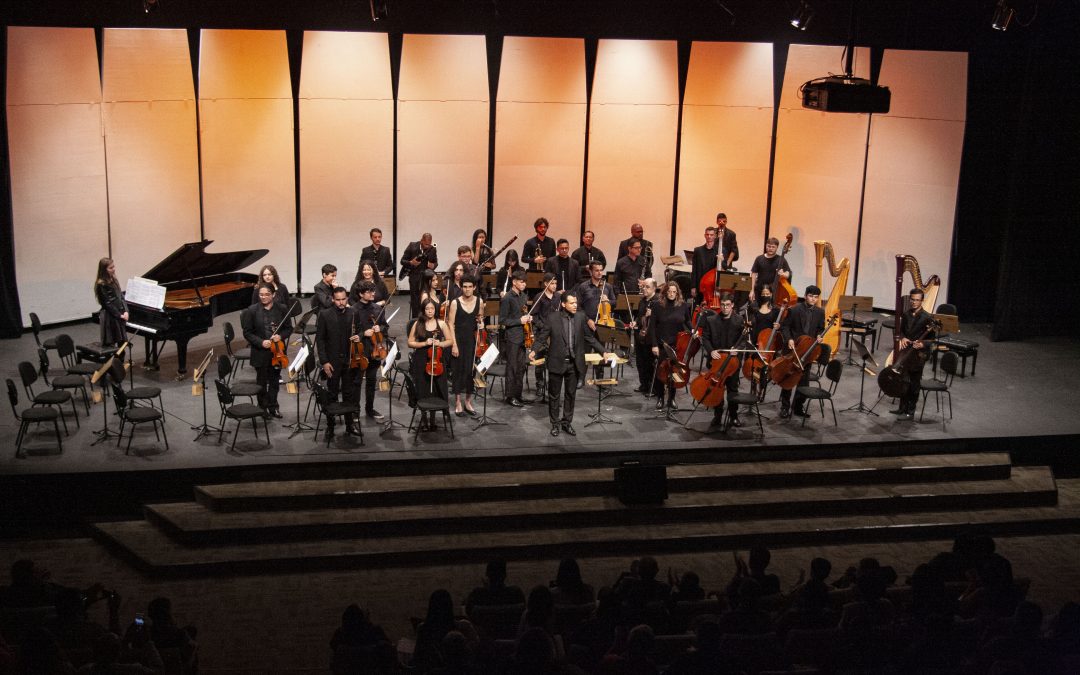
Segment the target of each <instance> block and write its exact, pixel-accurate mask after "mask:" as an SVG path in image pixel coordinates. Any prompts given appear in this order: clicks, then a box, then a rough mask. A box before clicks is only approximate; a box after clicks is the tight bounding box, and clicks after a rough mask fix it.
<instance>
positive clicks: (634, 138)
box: [585, 40, 679, 271]
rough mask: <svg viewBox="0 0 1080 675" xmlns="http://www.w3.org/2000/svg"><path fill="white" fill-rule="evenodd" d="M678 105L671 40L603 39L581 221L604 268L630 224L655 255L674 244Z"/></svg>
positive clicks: (611, 264)
mask: <svg viewBox="0 0 1080 675" xmlns="http://www.w3.org/2000/svg"><path fill="white" fill-rule="evenodd" d="M678 108H679V91H678V54H677V49H676V43H675V42H669V41H657V40H600V43H599V48H598V51H597V57H596V75H595V79H594V82H593V97H592V112H591V122H590V137H589V177H588V188H587V196H586V218H585V223H586V227H587V228H588V229H591V230H593V231H594V232H595V233H596V245H597V246H599V247H600V250H602V251H603V252H604V254H605V255H606V256H607V259H608V267H609V268H614V266H615V255H616V253H617V251H618V247H619V242H620V241H622V240H623V239H626V238H627V237H629V236H630V226H631V225H632V224H633V223H641V225H642V226H643V227H644V229H645V238H646V239H649V240H650V241H652V242H653V247H654V251H653V253H654V255H655V256H656V258H657V259H659V257H660V255H661V254H666V253H667V251H668V249H669V248H670V246H671V207H672V201H673V196H674V188H675V146H676V137H677V130H678V114H679V110H678ZM654 271H655V270H654Z"/></svg>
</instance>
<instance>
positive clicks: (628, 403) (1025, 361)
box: [0, 314, 1080, 476]
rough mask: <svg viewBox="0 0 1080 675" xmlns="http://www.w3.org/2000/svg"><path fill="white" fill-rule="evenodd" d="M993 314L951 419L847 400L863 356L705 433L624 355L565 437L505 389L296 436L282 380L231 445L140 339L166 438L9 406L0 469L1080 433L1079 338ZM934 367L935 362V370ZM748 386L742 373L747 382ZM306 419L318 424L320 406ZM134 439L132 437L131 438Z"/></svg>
mask: <svg viewBox="0 0 1080 675" xmlns="http://www.w3.org/2000/svg"><path fill="white" fill-rule="evenodd" d="M226 320H229V321H231V322H232V323H233V325H234V326H239V314H233V315H227V316H223V317H218V318H217V319H216V320H215V324H214V326H213V327H212V328H211V329H210V331H209V333H207V334H205V335H200V336H198V337H196V338H195V339H193V340H192V341H191V344H190V347H189V352H188V364H189V369H194V367H195V366H196V365H197V364H198V363H199V361H200V360H201V359H202V357H203V355H204V354H205V353H206V351H207V350H208V349H210V348H214V349H215V353H216V354H220V353H223V350H224V342H223V337H222V325H223V324H224V321H226ZM403 324H404V322H403V321H401V320H400V319H398V320H396V321H395V325H394V326H393V327H392V328H393V330H392V333H393V334H394V335H399V336H400V335H401V334H402V332H403V330H404V325H403ZM989 328H990V327H989V326H988V325H974V324H964V325H963V326H962V333H961V336H962V337H964V338H966V339H970V340H975V341H977V342H979V344H980V347H979V359H978V373H977V375H975V376H972V373H971V370H972V368H971V362H970V359H969V362H968V365H967V377H965V378H959V377H958V378H956V381H955V383H954V385H953V387H952V392H953V412H954V416H953V418H952V419H951V420H948V421H947V424H946V425H945V428H944V429H943V428H942V420H941V413H940V412H938V411H937V410H936V407H935V403H934V400H933V398H931V399H930V400H929V401H928V403H927V406H926V415H925V418H924V419H923V420H922V421H918V419H916V421H914V422H901V421H897V420H896V418H895V417H894V416H893V415H890V414H889V413H888V411H889V409H890V408H891V407H892V406H891V405H890V402H889V400H887V399H886V400H884V401H882V402H881V403H880V404H879V405H877V407H876V412H878V413H879V414H880V415H879V416H872V415H867V414H864V413H860V412H854V411H845V409H846V408H849V407H850V406H853V405H855V404H857V403H858V401H859V394H860V377H859V374H860V368H859V366H845V368H844V372H843V376H842V378H841V380H840V385H839V388H838V390H837V393H836V395H835V397H834V401H835V405H836V410H837V418H838V420H839V424H838V425H837V426H834V425H833V420H832V415H831V413H830V411H829V406H828V404H827V403H826V405H825V416H824V418H822V417H821V416H820V415H819V414H818V410H817V406H816V405H813V406H812V407H811V408H810V409H811V410H812V411H813V413H814V414H813V416H812V417H811V418H810V419H808V420H807V421H806V424H805V426H803V425H802V423H801V422H802V421H801V420H799V419H798V418H793V419H789V420H781V419H780V418H779V406H778V403H777V402H776V399H777V390H776V389H775V388H774V389H773V390H771V391H770V393H769V395H768V396H767V399H766V400H767V403H765V404H762V406H761V412H762V414H763V415H764V416H766V417H767V418H768V419H765V420H764V437H761V436H759V434H758V429H757V425H756V424H754V420H753V418H752V416H750V415H749V414H744V415H743V416H742V421H743V423H744V426H743V427H742V428H738V429H731V430H729V431H728V432H727V433H726V434H711V435H706V434H705V433H704V431H705V429H706V428H707V427H708V426H709V423H710V421H711V417H712V414H711V412H710V411H707V410H698V411H697V412H696V413H695V414H694V415H693V418H692V419H691V420H690V424H689V425H688V427H684V426H683V425H682V424H681V423H675V422H670V421H665V420H663V419H662V418H657V417H656V414H655V412H654V409H653V406H654V401H652V400H649V399H646V398H644V397H643V396H642V395H641V394H638V393H633V391H632V390H633V389H634V388H635V387H636V386H637V385H638V382H637V375H636V371H633V370H631V369H627V370H626V371H625V378H624V379H623V381H622V383H621V384H620V386H619V387H618V391H619V393H620V394H622V395H621V396H617V397H611V398H607V399H605V400H604V401H603V403H602V406H601V409H602V411H603V413H604V414H605V415H607V416H608V417H610V418H612V419H614V420H616V421H617V422H620V424H596V425H592V426H590V427H587V428H586V426H585V425H586V423H588V422H589V421H590V418H589V417H588V415H589V413H595V412H596V410H597V395H596V390H595V389H594V388H592V387H585V388H584V389H582V390H579V392H578V400H577V409H576V414H575V418H574V420H575V421H574V426H575V428H576V430H577V436H576V437H570V436H568V435H566V434H565V433H564V434H562V435H560V436H559V437H557V438H553V437H551V436H550V435H549V433H548V432H549V429H550V425H549V423H548V416H547V406H546V405H541V404H536V405H531V406H528V407H526V408H524V409H515V408H512V407H510V406H508V405H506V404H504V403H503V402H501V400H498V397H493V398H492V400H491V402H490V403H489V405H488V410H487V414H488V415H489V416H490V417H492V418H494V419H495V420H497V421H500V422H503V423H504V424H503V425H495V426H487V427H484V428H482V429H479V430H476V429H474V427H475V426H476V422H475V421H474V420H472V419H471V418H468V417H454V418H453V422H454V434H455V437H454V438H453V439H452V438H451V437H450V434H449V432H443V431H438V432H424V433H421V434H420V435H419V437H418V438H416V437H415V436H414V434H413V433H410V432H407V431H406V430H405V429H403V428H395V429H393V430H392V431H390V432H388V433H386V434H383V435H380V434H379V431H380V430H381V428H382V426H383V423H382V422H379V423H376V421H375V420H370V419H366V418H364V419H363V420H362V427H363V430H364V445H362V446H361V445H360V443H359V439H356V438H348V437H343V436H340V435H339V436H338V437H337V439H335V441H333V442H332V443H331V444H330V447H327V446H326V443H325V441H324V440H323V436H322V434H321V433H320V435H319V440H318V442H316V441H315V440H314V432H312V431H306V432H303V433H301V434H299V435H297V436H295V437H293V438H291V439H290V438H289V435H290V433H291V429H289V428H286V427H285V425H286V424H290V423H293V422H295V421H296V418H297V408H296V400H295V398H294V397H292V396H290V395H288V394H287V393H286V392H285V389H284V387H283V388H282V393H281V396H280V403H281V411H282V413H283V414H284V416H285V418H284V419H283V420H270V437H271V445H270V447H267V446H266V443H265V436H263V435H262V429H261V426H262V425H261V424H260V438H261V439H262V440H259V441H256V440H255V438H254V434H253V432H252V430H251V428H250V426H247V427H245V428H241V430H240V436H239V440H238V442H237V445H236V449H235V450H234V451H230V450H229V443H230V441H231V434H232V432H233V430H234V428H235V425H236V423H235V422H228V423H227V425H226V427H227V428H226V433H225V435H224V438H223V440H222V442H221V443H219V442H218V436H217V434H216V433H215V434H213V435H211V436H209V437H204V438H202V439H200V440H198V441H195V440H194V438H195V435H196V432H195V431H193V430H192V427H193V426H197V425H199V424H201V422H202V400H201V399H200V398H199V397H195V396H193V395H192V391H191V381H190V376H189V379H188V380H187V381H185V382H176V381H174V379H173V375H174V374H175V369H176V356H175V347H174V345H173V344H171V343H170V345H169V346H168V347H167V348H166V353H165V354H163V355H162V358H161V370H160V371H157V372H147V371H144V370H143V369H142V368H141V367H140V364H141V361H142V357H143V347H142V344H141V342H142V340H141V339H140V340H138V341H137V344H136V351H135V360H136V363H135V371H134V380H135V384H136V385H137V386H138V385H149V384H152V385H154V386H159V387H161V388H162V396H163V398H164V406H165V409H166V411H167V420H168V421H167V428H168V436H169V446H170V447H169V449H168V450H166V449H165V444H164V443H163V442H157V441H156V440H155V438H154V434H153V432H152V431H151V429H150V426H149V425H144V426H142V427H140V429H139V430H138V432H137V434H136V437H135V440H134V443H133V444H132V449H131V454H129V455H125V453H124V447H123V446H121V447H117V444H116V441H115V440H112V441H109V442H106V443H103V444H100V445H97V446H92V445H91V443H93V441H94V440H95V436H94V433H93V432H94V431H95V430H98V429H101V427H102V425H103V413H102V409H101V405H100V404H99V405H91V410H90V416H89V418H87V417H86V413H85V410H84V409H83V408H82V407H81V406H82V403H81V401H79V403H78V405H79V417H80V423H81V428H80V429H76V428H75V425H74V423H73V420H71V419H70V411H69V413H68V417H69V419H68V426H69V427H70V430H71V435H70V437H65V438H64V439H63V440H64V449H63V452H62V453H60V452H59V451H58V450H57V448H56V443H55V439H54V435H53V433H52V429H51V427H49V428H46V427H44V426H42V427H41V428H40V429H39V430H37V431H35V430H34V427H33V426H32V427H31V430H30V433H29V437H28V438H27V440H26V442H25V443H24V451H25V452H26V455H27V456H26V457H25V458H21V459H17V458H15V439H16V432H17V431H18V428H19V425H18V422H16V421H15V419H14V417H13V416H12V415H11V414H10V413H9V414H7V415H4V416H3V418H2V420H0V439H2V440H3V447H5V448H8V452H5V453H4V454H3V456H2V457H0V474H3V475H8V476H15V475H33V474H77V473H87V472H115V471H121V472H128V471H154V470H186V469H212V468H215V467H232V468H243V467H259V466H273V465H281V466H280V468H282V469H285V468H287V467H288V466H289V465H306V464H321V463H327V462H331V463H332V462H347V463H359V464H367V465H372V464H375V463H379V462H386V461H407V462H423V461H427V460H432V461H435V460H439V461H442V462H447V461H453V460H455V459H469V460H472V461H471V462H470V464H472V465H473V466H474V467H479V466H490V468H491V469H497V468H500V467H499V463H498V460H499V459H500V458H527V457H534V458H537V459H538V460H540V461H541V462H542V459H543V458H545V457H546V458H565V459H567V460H569V459H570V458H572V457H581V456H594V457H596V456H603V455H605V454H611V455H612V458H613V459H614V457H615V456H620V457H621V456H625V455H628V454H630V455H632V454H639V453H640V454H647V455H654V456H660V457H663V454H664V453H665V452H676V451H677V452H691V453H692V452H694V451H700V452H702V453H711V452H712V451H714V450H715V451H720V452H726V451H742V452H739V453H738V454H740V455H741V454H744V453H746V452H747V451H757V450H764V451H767V450H769V449H771V448H792V447H796V446H803V447H813V446H824V445H830V446H834V445H857V444H863V445H865V444H871V443H881V442H886V443H891V444H894V445H898V446H901V447H903V446H907V445H912V444H918V443H919V442H923V441H939V440H943V439H945V440H957V441H960V440H968V439H980V438H999V439H1000V438H1016V439H1017V440H1016V447H1017V448H1018V449H1019V448H1022V447H1023V444H1024V441H1023V439H1024V438H1028V437H1034V436H1055V435H1066V434H1077V433H1080V417H1078V416H1077V414H1076V412H1075V406H1074V403H1075V402H1074V401H1073V400H1072V397H1071V395H1070V394H1069V392H1073V391H1075V390H1076V386H1075V384H1074V383H1073V382H1072V378H1073V377H1074V376H1075V375H1076V374H1077V373H1080V340H1076V339H1065V338H1047V339H1033V340H1029V341H1025V342H1002V343H994V342H991V341H990V339H989ZM60 333H68V334H69V335H71V336H72V337H73V338H74V340H75V342H76V343H82V342H90V341H93V340H96V339H97V334H98V328H97V325H96V324H90V323H85V324H79V325H73V326H65V327H61V328H46V329H45V330H44V331H43V332H42V339H43V340H44V339H45V338H48V337H54V336H56V335H58V334H60ZM888 338H889V333H888V332H887V333H886V334H885V339H883V340H882V341H881V344H880V346H879V349H878V350H877V351H876V353H875V356H876V357H877V358H878V359H879V360H883V359H884V357H885V354H886V353H887V347H888V344H889V340H888ZM402 342H403V341H402ZM5 346H6V347H7V357H8V358H7V359H6V362H7V366H6V367H5V377H10V378H11V379H12V380H13V381H14V382H15V383H16V386H17V388H18V390H19V394H20V407H24V406H26V405H27V402H26V398H25V396H24V395H23V390H22V387H21V385H20V381H19V376H18V369H17V364H18V362H19V361H23V360H28V361H31V362H33V363H36V362H37V356H36V352H35V349H36V345H35V343H34V339H33V336H32V335H31V334H29V333H27V334H26V335H24V336H23V337H22V338H21V339H19V340H12V341H9V342H7V343H5ZM839 356H840V358H842V359H846V357H847V351H846V349H843V346H842V348H841V352H840V354H839ZM50 359H51V372H52V373H53V374H56V373H58V372H59V370H60V369H59V359H58V358H57V357H56V353H55V352H52V353H51V354H50ZM399 363H400V364H402V365H404V364H405V363H406V361H405V360H404V359H402V360H401V361H399ZM929 372H930V371H929V367H928V368H927V373H929ZM211 373H216V368H215V367H211ZM254 377H255V373H254V370H253V369H251V368H250V367H246V368H244V369H241V370H240V371H239V372H238V373H237V375H236V381H254ZM530 381H532V378H531V375H530ZM42 387H43V383H42V382H40V380H39V382H38V384H37V386H36V390H37V391H41V390H42ZM865 387H866V388H865V397H864V398H865V401H866V403H867V404H868V405H870V406H873V405H874V404H875V402H876V400H877V396H878V387H877V383H876V379H875V378H873V377H869V376H867V377H866V381H865ZM747 388H748V385H747V383H746V381H745V380H744V381H743V389H744V390H746V389H747ZM495 391H496V392H498V393H501V385H500V384H496V385H495ZM301 392H302V400H301V404H300V408H301V415H302V414H303V409H304V407H305V406H306V404H307V401H308V393H307V391H306V389H304V388H301ZM207 394H208V398H207V400H206V410H207V415H208V418H209V422H210V424H216V422H217V419H218V405H217V400H216V397H215V396H214V393H213V387H212V386H211V387H208V388H207ZM527 395H529V393H528V392H527ZM677 402H678V403H679V406H680V410H679V412H678V414H677V417H678V418H679V420H680V422H685V421H686V419H687V417H688V416H689V415H690V407H691V406H692V403H693V401H692V399H690V398H689V396H688V395H686V394H685V393H680V394H679V396H678V399H677ZM392 405H393V419H394V420H395V421H397V422H401V423H405V424H407V423H408V421H409V417H410V414H411V410H410V409H409V407H408V405H407V403H406V398H405V397H404V396H402V397H401V398H400V399H399V398H397V392H396V391H395V395H394V399H393V404H392ZM482 405H483V404H482V401H479V400H478V401H477V403H476V407H477V409H478V410H482ZM389 407H390V403H389V402H388V398H387V395H386V393H381V394H379V398H378V401H377V403H376V409H377V410H378V411H380V412H381V413H383V414H384V415H387V414H388V412H389ZM110 410H111V403H110ZM308 422H309V423H310V424H311V425H312V426H314V423H315V420H314V415H312V417H311V418H310V419H308ZM109 425H110V426H111V427H113V428H114V429H115V428H116V427H117V426H118V420H117V419H116V418H115V416H113V415H111V414H110V415H109ZM339 431H340V428H339ZM125 434H126V432H125ZM126 443H127V440H126V437H125V439H124V444H125V445H126ZM853 449H854V448H853ZM754 454H755V456H760V455H757V454H756V453H754ZM718 457H719V456H718ZM487 459H490V460H492V464H490V465H487V464H486V463H485V460H487ZM714 461H715V459H714ZM555 463H556V462H553V464H555ZM368 469H369V470H370V471H371V472H372V473H378V469H377V464H376V465H375V466H369V467H368Z"/></svg>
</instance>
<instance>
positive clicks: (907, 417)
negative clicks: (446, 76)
mask: <svg viewBox="0 0 1080 675" xmlns="http://www.w3.org/2000/svg"><path fill="white" fill-rule="evenodd" d="M896 421H898V422H914V421H915V413H909V412H906V413H901V414H900V416H898V417H897V418H896Z"/></svg>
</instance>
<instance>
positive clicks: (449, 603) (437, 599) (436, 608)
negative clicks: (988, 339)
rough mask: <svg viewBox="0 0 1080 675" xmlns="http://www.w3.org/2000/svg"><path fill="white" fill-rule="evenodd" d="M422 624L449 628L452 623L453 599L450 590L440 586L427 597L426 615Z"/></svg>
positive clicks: (430, 626)
mask: <svg viewBox="0 0 1080 675" xmlns="http://www.w3.org/2000/svg"><path fill="white" fill-rule="evenodd" d="M424 624H426V625H427V626H428V627H429V628H438V627H443V628H451V627H453V625H454V600H453V598H451V597H450V591H448V590H446V589H445V588H440V589H438V590H437V591H434V592H433V593H432V594H431V597H430V598H428V608H427V616H425V617H424Z"/></svg>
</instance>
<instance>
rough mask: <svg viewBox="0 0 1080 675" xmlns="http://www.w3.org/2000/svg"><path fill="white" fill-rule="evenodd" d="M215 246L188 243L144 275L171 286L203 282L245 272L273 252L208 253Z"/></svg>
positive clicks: (262, 250)
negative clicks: (223, 275)
mask: <svg viewBox="0 0 1080 675" xmlns="http://www.w3.org/2000/svg"><path fill="white" fill-rule="evenodd" d="M212 243H214V242H213V240H211V239H203V240H202V241H197V242H193V243H190V244H184V245H183V246H181V247H180V248H178V249H176V250H175V251H173V252H172V253H170V254H169V255H168V256H166V258H165V259H164V260H162V261H161V262H159V263H158V264H157V265H154V267H153V268H152V269H151V270H150V271H149V272H147V273H146V274H143V276H144V277H146V278H147V279H153V280H154V281H156V282H158V283H159V284H168V283H172V282H176V281H188V280H189V279H201V278H203V277H209V276H213V275H218V274H228V273H229V272H235V271H236V270H240V269H243V268H245V267H247V266H248V265H251V264H252V263H255V262H257V261H258V260H260V259H261V258H262V257H263V256H265V255H266V254H267V253H269V252H270V251H269V250H268V249H265V248H260V249H255V250H253V251H228V252H225V253H207V252H206V247H207V246H209V245H210V244H212Z"/></svg>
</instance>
